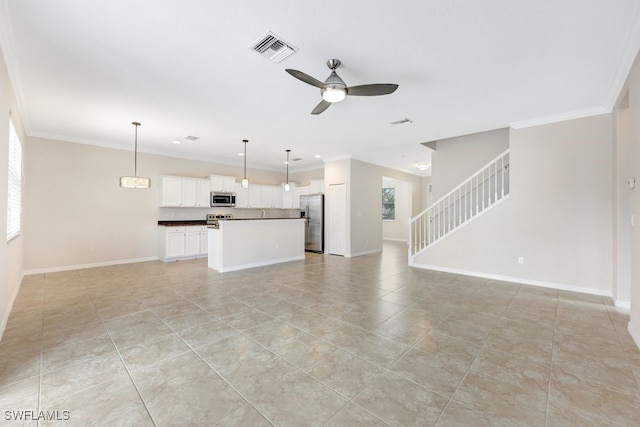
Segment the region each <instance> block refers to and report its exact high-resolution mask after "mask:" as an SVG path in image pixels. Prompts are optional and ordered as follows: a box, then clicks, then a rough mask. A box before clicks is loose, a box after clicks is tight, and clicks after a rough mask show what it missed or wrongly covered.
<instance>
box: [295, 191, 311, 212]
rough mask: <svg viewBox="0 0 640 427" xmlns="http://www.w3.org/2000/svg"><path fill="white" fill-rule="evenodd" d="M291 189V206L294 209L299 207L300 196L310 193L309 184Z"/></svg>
mask: <svg viewBox="0 0 640 427" xmlns="http://www.w3.org/2000/svg"><path fill="white" fill-rule="evenodd" d="M292 190H293V208H294V209H299V208H300V196H306V195H308V194H311V188H310V187H309V186H307V187H296V188H295V189H292Z"/></svg>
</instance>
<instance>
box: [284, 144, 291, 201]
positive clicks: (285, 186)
mask: <svg viewBox="0 0 640 427" xmlns="http://www.w3.org/2000/svg"><path fill="white" fill-rule="evenodd" d="M284 151H286V152H287V161H286V162H285V163H286V164H287V182H285V183H284V191H291V184H289V153H290V152H291V150H289V149H287V150H284Z"/></svg>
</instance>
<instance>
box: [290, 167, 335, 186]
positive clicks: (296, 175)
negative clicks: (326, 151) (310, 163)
mask: <svg viewBox="0 0 640 427" xmlns="http://www.w3.org/2000/svg"><path fill="white" fill-rule="evenodd" d="M312 179H324V167H320V168H319V169H312V170H308V171H302V172H289V181H292V182H295V183H296V184H297V185H298V186H300V187H304V186H306V185H309V184H310V183H311V180H312ZM325 192H326V191H325Z"/></svg>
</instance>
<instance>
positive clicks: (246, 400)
mask: <svg viewBox="0 0 640 427" xmlns="http://www.w3.org/2000/svg"><path fill="white" fill-rule="evenodd" d="M190 302H191V301H190ZM142 304H143V305H144V306H145V307H147V309H148V310H149V311H150V312H151V313H152V314H153V315H154V316H155V317H156V318H157V319H158V320H160V321H161V322H162V323H163V324H164V325H165V326H166V327H167V328H169V330H171V332H172V333H173V334H174V335H175V336H176V337H177V338H178V339H179V340H180V341H182V342H183V343H184V344H185V345H186V346H187V347H189V349H190V350H191V352H193V354H195V355H196V356H198V358H199V359H200V360H202V362H204V364H205V365H207V366H208V367H209V369H211V370H212V371H213V372H215V374H216V375H217V376H218V377H220V379H222V380H223V381H224V382H225V383H227V385H229V387H231V388H232V389H233V391H235V392H236V393H237V394H238V396H240V397H241V398H242V399H243V400H244V401H245V402H246V403H247V404H248V405H249V406H251V407H252V408H253V409H254V410H255V411H256V412H257V413H258V414H260V415H261V416H262V417H263V418H264V419H265V420H267V422H268V423H269V424H271V425H272V426H274V427H275V424H274V423H273V422H272V421H271V420H270V419H269V417H267V416H266V415H264V414H263V413H262V412H261V411H260V410H259V409H258V408H256V407H255V406H254V405H253V403H251V402H250V401H249V399H247V398H246V397H245V396H244V395H243V394H242V393H241V392H240V391H239V390H238V389H237V388H236V387H234V386H233V384H231V383H230V382H229V381H228V380H227V379H226V378H225V377H224V376H223V375H222V374H220V372H218V370H217V369H215V368H214V367H213V366H211V365H210V364H209V362H207V361H206V360H205V359H204V358H203V357H202V356H201V355H200V353H198V351H197V350H196V349H194V348H193V347H192V346H191V345H190V344H189V343H188V342H186V341H185V340H184V339H183V338H182V337H181V336H180V334H178V333H177V332H176V331H175V330H174V329H173V328H172V327H171V326H170V325H169V324H168V323H167V322H165V321H164V320H163V319H161V318H160V316H158V315H157V314H156V313H155V311H153V309H152V308H150V307H149V306H148V305H146V304H145V303H142ZM192 304H193V303H192ZM205 311H206V310H205ZM207 313H208V314H211V313H209V312H208V311H207ZM216 319H217V320H218V321H222V322H223V323H224V324H225V325H227V326H229V327H230V328H232V329H234V330H236V331H237V329H236V328H234V327H233V326H231V325H229V324H228V323H226V322H224V320H223V319H220V318H216ZM209 323H213V322H209ZM203 324H204V323H203ZM238 332H239V331H238ZM239 333H240V332H239ZM219 341H222V340H219ZM214 342H218V341H214ZM114 345H115V344H114ZM185 353H187V352H185ZM185 353H181V354H180V355H182V354H185ZM274 354H275V353H274ZM178 356H179V355H178ZM178 356H176V357H178ZM174 358H175V357H174ZM174 358H172V359H170V360H173V359H174ZM123 363H124V360H123ZM145 406H146V405H145ZM227 415H229V414H227ZM227 415H225V417H226V416H227ZM221 419H224V417H223V418H221ZM219 421H220V420H219ZM156 426H157V425H156Z"/></svg>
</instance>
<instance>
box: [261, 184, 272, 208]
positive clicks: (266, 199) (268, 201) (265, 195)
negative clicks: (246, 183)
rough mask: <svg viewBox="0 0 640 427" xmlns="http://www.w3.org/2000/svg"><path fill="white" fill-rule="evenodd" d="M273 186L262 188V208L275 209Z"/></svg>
mask: <svg viewBox="0 0 640 427" xmlns="http://www.w3.org/2000/svg"><path fill="white" fill-rule="evenodd" d="M272 188H273V187H272V186H271V185H261V186H260V207H261V208H272V207H273V190H272Z"/></svg>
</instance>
